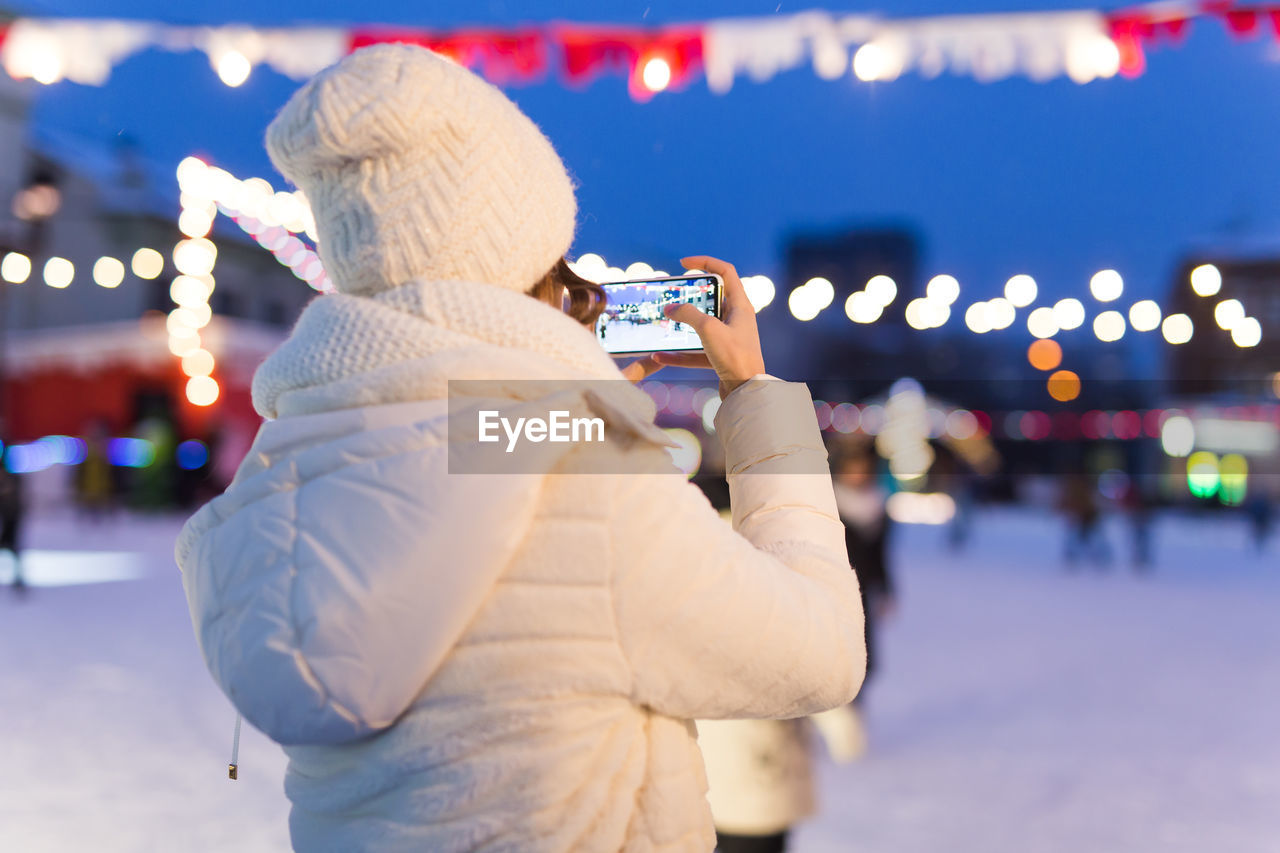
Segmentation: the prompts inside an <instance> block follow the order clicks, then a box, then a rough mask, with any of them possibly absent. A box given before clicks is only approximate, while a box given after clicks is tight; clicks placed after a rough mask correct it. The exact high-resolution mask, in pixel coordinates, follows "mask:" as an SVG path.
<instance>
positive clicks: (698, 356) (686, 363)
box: [651, 352, 711, 368]
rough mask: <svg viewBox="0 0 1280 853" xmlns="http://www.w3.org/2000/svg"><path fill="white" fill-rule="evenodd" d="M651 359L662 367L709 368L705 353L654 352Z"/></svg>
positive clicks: (708, 360) (709, 364)
mask: <svg viewBox="0 0 1280 853" xmlns="http://www.w3.org/2000/svg"><path fill="white" fill-rule="evenodd" d="M651 358H653V359H655V360H657V362H658V363H659V364H661V365H662V366H664V367H708V368H709V367H711V359H709V358H707V354H706V353H705V352H655V353H654V354H653V355H652V356H651Z"/></svg>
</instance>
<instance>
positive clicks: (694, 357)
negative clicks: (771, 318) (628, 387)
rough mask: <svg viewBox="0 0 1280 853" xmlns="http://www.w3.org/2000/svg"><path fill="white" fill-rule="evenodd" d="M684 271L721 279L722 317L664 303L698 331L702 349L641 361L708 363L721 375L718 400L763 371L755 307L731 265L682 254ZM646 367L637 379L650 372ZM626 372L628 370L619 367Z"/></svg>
mask: <svg viewBox="0 0 1280 853" xmlns="http://www.w3.org/2000/svg"><path fill="white" fill-rule="evenodd" d="M680 263H681V264H683V265H684V268H685V269H698V270H706V271H707V272H711V273H715V274H716V275H718V276H720V278H721V279H722V280H723V281H724V304H723V310H722V311H721V312H720V313H721V316H722V317H723V318H724V319H723V320H717V319H716V318H715V317H712V316H711V315H709V314H704V313H702V312H701V311H699V310H698V309H697V308H694V307H693V306H692V305H689V304H687V303H682V304H679V305H668V306H667V308H666V314H667V316H668V317H670V318H671V319H672V320H676V321H677V322H680V323H687V324H688V325H689V326H691V327H692V328H693V330H694V331H695V332H697V333H698V337H699V338H700V339H701V340H702V347H703V349H704V350H705V351H704V352H656V353H654V354H653V355H651V356H649V357H648V358H645V359H641V360H640V362H635V363H633V364H629V365H627V369H630V368H632V367H635V366H636V365H637V364H640V363H641V362H648V361H652V362H653V363H654V364H655V365H656V367H654V368H653V370H657V369H658V368H659V367H666V366H671V367H709V368H711V369H713V370H715V372H716V376H718V377H719V378H720V399H722V400H723V399H724V398H725V397H727V396H729V394H730V393H731V392H732V391H733V389H735V388H737V387H738V386H739V385H741V384H742V383H743V382H746V381H747V380H748V379H750V378H751V377H753V376H757V375H759V374H761V373H764V372H765V370H764V355H763V354H761V352H760V333H759V331H757V330H756V311H755V308H753V307H752V306H751V300H749V299H747V291H746V288H744V287H743V286H742V281H741V280H740V279H739V278H738V271H737V270H735V269H734V268H733V264H730V263H726V262H724V261H722V260H719V259H718V258H709V257H707V256H706V255H694V256H692V257H688V258H681V260H680ZM653 370H649V371H648V372H647V373H644V374H643V375H642V376H641V377H640V378H644V376H647V375H649V373H652V372H653ZM623 372H624V373H625V372H626V371H623Z"/></svg>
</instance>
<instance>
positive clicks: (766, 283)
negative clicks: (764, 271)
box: [742, 275, 777, 314]
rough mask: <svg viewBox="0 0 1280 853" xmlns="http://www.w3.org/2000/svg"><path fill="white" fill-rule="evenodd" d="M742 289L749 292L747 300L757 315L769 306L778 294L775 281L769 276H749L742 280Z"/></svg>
mask: <svg viewBox="0 0 1280 853" xmlns="http://www.w3.org/2000/svg"><path fill="white" fill-rule="evenodd" d="M742 287H743V289H745V290H746V291H747V299H748V301H750V302H751V307H752V308H753V309H755V312H756V313H757V314H759V313H760V312H761V311H762V310H763V309H764V308H765V307H766V306H768V305H769V303H770V302H772V301H773V297H774V296H775V295H776V294H777V288H776V287H774V286H773V280H772V279H771V278H769V277H768V276H767V275H749V276H747V277H746V278H744V279H743V280H742Z"/></svg>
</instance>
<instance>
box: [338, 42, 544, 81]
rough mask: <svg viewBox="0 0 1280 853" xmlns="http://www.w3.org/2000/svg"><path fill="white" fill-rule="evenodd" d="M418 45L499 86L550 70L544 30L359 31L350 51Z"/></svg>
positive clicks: (534, 78) (528, 78)
mask: <svg viewBox="0 0 1280 853" xmlns="http://www.w3.org/2000/svg"><path fill="white" fill-rule="evenodd" d="M388 42H392V43H398V44H416V45H420V46H422V47H426V48H430V49H431V50H434V51H435V52H436V53H439V54H442V55H444V56H447V57H449V58H450V59H452V60H454V61H455V62H457V63H458V64H460V65H465V66H466V67H468V68H474V69H476V70H478V71H479V72H480V73H481V74H482V75H484V77H485V78H486V79H488V80H490V81H491V82H493V83H495V84H497V85H505V84H508V83H527V82H530V81H532V80H536V79H538V78H541V77H542V76H544V75H545V74H546V72H547V45H546V40H545V39H544V37H543V34H542V32H541V31H539V30H536V29H523V30H457V31H454V32H449V33H432V32H428V31H425V30H390V29H378V30H356V31H355V32H353V33H352V34H351V43H350V47H349V49H350V50H357V49H359V48H362V47H366V46H368V45H371V44H385V43H388Z"/></svg>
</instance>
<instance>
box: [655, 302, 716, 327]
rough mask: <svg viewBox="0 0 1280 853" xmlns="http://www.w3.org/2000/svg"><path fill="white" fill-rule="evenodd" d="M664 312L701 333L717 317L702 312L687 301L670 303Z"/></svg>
mask: <svg viewBox="0 0 1280 853" xmlns="http://www.w3.org/2000/svg"><path fill="white" fill-rule="evenodd" d="M664 312H665V313H666V315H667V316H668V317H669V318H671V319H672V320H675V321H676V322H677V323H685V324H687V325H689V326H690V327H692V328H693V330H694V331H695V332H697V333H698V334H699V335H701V334H702V330H703V329H705V328H706V327H707V324H708V322H710V321H711V320H714V319H715V318H714V317H712V316H711V315H710V314H704V313H702V312H701V311H699V310H698V309H697V308H694V307H693V306H692V305H690V304H689V303H687V302H681V303H679V304H671V305H668V306H667V307H666V308H665V309H664Z"/></svg>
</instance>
